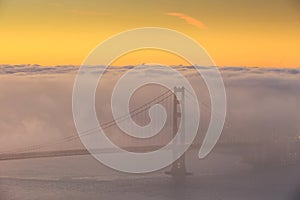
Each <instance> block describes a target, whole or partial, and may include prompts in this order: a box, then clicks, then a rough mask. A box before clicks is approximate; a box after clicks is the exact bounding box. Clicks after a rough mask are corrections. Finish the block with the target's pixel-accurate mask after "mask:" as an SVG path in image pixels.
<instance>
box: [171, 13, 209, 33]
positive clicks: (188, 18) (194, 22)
mask: <svg viewBox="0 0 300 200" xmlns="http://www.w3.org/2000/svg"><path fill="white" fill-rule="evenodd" d="M165 14H166V15H169V16H175V17H179V18H180V19H183V20H184V21H186V22H187V23H188V24H191V25H193V26H196V27H198V28H200V29H207V26H206V25H205V24H204V23H202V22H201V21H199V20H197V19H195V18H193V17H191V16H188V15H186V14H183V13H175V12H171V13H165Z"/></svg>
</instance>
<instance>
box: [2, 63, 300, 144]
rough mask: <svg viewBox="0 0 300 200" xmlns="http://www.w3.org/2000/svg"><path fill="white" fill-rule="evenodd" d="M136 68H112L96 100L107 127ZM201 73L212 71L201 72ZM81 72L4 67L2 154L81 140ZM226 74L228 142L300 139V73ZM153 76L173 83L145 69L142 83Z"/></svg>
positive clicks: (202, 93) (205, 114) (188, 71)
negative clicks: (77, 87)
mask: <svg viewBox="0 0 300 200" xmlns="http://www.w3.org/2000/svg"><path fill="white" fill-rule="evenodd" d="M131 68H132V66H124V67H111V69H110V70H109V71H108V73H105V74H104V76H103V77H104V79H103V80H101V84H100V85H99V90H97V95H96V99H97V101H96V102H97V103H96V107H97V110H99V113H101V115H99V121H100V122H101V123H102V122H107V121H110V120H111V119H112V118H111V113H110V101H109V100H110V99H109V95H110V92H111V90H112V88H113V87H114V85H115V83H116V81H117V80H118V78H119V77H120V76H121V75H123V73H124V72H125V71H126V70H129V69H131ZM175 69H176V70H178V71H180V72H182V73H183V74H185V75H186V77H187V79H188V80H189V81H190V82H191V84H192V85H193V86H194V89H195V91H196V93H197V94H199V98H200V99H201V102H204V103H206V104H209V102H210V100H209V99H210V98H209V95H208V93H207V88H206V86H205V84H204V82H203V80H202V81H201V77H200V76H199V74H198V73H197V72H196V71H195V70H194V69H193V67H189V66H175ZM201 70H210V68H209V67H201ZM77 72H78V66H39V65H0V105H1V106H0V107H1V112H0V147H1V148H0V149H12V148H17V147H24V146H31V145H35V144H40V143H47V142H49V141H50V142H51V141H57V140H59V139H60V138H64V137H67V136H70V135H76V131H75V127H74V123H73V117H72V90H73V83H74V80H75V76H76V73H77ZM102 72H103V67H100V68H99V67H96V66H94V67H91V73H92V74H93V75H98V74H99V73H102ZM220 72H221V74H222V77H223V79H224V83H225V88H226V91H227V98H228V99H227V100H228V107H227V108H228V113H227V122H226V128H225V129H224V132H223V135H222V137H232V136H236V135H239V137H243V136H245V137H247V136H249V137H258V138H260V137H262V136H263V135H268V134H279V135H282V134H285V135H286V134H298V133H300V125H299V121H300V112H297V110H299V109H298V108H299V102H300V93H299V90H300V69H280V68H259V67H256V68H250V67H222V68H220ZM150 75H152V76H156V77H157V79H158V80H159V79H164V78H165V77H168V78H172V75H171V74H168V73H163V72H160V71H156V70H154V69H153V70H144V69H143V68H140V74H136V77H137V78H138V77H140V78H143V76H150ZM199 80H200V82H199ZM174 81H176V77H174ZM159 93H160V91H157V90H151V92H148V93H147V92H146V93H145V94H143V95H140V96H141V99H139V100H137V101H138V102H141V104H142V102H145V101H149V100H150V99H152V98H153V97H155V96H158V95H159ZM103 94H105V95H103ZM143 98H144V99H143ZM133 102H134V100H133ZM141 104H138V105H141ZM135 107H136V105H135V104H133V108H135ZM209 117H210V115H209V111H208V110H205V109H204V110H203V108H201V122H200V123H201V124H202V126H200V130H199V134H203V133H204V132H205V128H206V127H207V126H206V125H207V122H209ZM113 131H116V130H113ZM60 146H61V147H60ZM60 146H55V148H77V147H78V146H76V145H75V146H74V145H73V143H71V144H66V145H65V144H63V145H60Z"/></svg>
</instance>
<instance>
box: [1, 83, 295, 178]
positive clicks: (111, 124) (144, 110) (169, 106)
mask: <svg viewBox="0 0 300 200" xmlns="http://www.w3.org/2000/svg"><path fill="white" fill-rule="evenodd" d="M178 97H180V98H179V99H178ZM186 98H193V96H192V93H191V92H190V91H188V90H186V89H185V88H183V87H175V88H174V91H171V90H167V91H164V92H163V93H162V94H160V95H158V96H156V97H155V98H153V99H151V100H150V101H148V102H146V103H144V104H143V105H141V106H138V107H136V108H134V109H131V110H130V113H128V114H127V115H124V116H121V117H118V118H116V119H114V120H111V121H108V122H105V123H102V124H100V127H101V129H102V130H109V129H114V128H116V127H117V123H122V122H124V121H126V120H128V119H130V118H131V119H133V120H134V121H136V122H139V123H140V124H143V125H145V124H147V121H149V120H147V119H148V117H149V116H148V111H149V109H150V108H151V107H152V106H153V105H156V104H162V105H163V106H164V107H165V108H166V110H169V111H170V112H169V115H170V117H168V119H167V121H166V130H165V132H166V133H168V134H169V136H168V137H161V138H156V139H153V140H152V143H141V142H140V140H136V139H134V140H133V141H129V142H128V143H129V145H127V146H124V147H122V148H123V149H125V150H127V151H133V152H146V151H151V150H153V149H160V148H161V147H163V144H165V143H166V142H168V141H170V140H171V139H172V138H173V137H174V136H175V135H176V133H177V131H178V127H179V123H180V120H184V118H183V117H182V114H181V112H182V109H184V108H183V107H182V105H184V101H185V99H186ZM199 103H200V104H199V106H200V109H206V110H208V111H210V105H209V104H208V103H203V102H199ZM229 126H230V125H229V123H228V122H227V123H226V124H225V129H226V128H228V127H229ZM98 128H99V127H94V128H91V129H89V130H87V131H85V132H84V133H82V134H81V136H79V135H71V136H66V137H63V138H61V139H59V140H55V141H52V142H47V143H42V144H38V145H31V146H27V147H23V148H18V149H13V150H6V151H1V152H0V161H5V160H6V161H7V160H18V159H33V158H45V157H63V156H77V155H88V154H89V152H88V151H87V150H86V149H70V150H43V149H45V148H49V147H52V146H55V145H62V144H65V143H68V142H72V141H76V140H77V141H79V139H80V137H85V136H88V135H90V134H95V133H97V131H98ZM185 134H188V131H186V132H185ZM183 143H184V138H183V139H182V140H181V144H178V145H182V144H183ZM132 144H134V145H132ZM218 145H219V146H220V145H223V146H235V145H238V146H241V145H243V146H246V147H247V148H248V146H251V150H249V148H248V150H247V151H248V152H249V154H250V155H251V156H252V157H254V158H252V160H255V162H266V159H265V158H263V156H265V155H266V153H265V151H266V150H267V149H266V145H265V144H264V143H262V142H261V141H259V140H257V139H256V140H255V139H254V140H253V139H250V138H245V137H242V138H240V139H237V138H230V139H223V140H221V141H219V143H218ZM199 147H200V143H198V144H197V143H193V144H192V145H191V146H190V149H193V148H199ZM289 148H290V147H289ZM114 151H115V149H110V148H101V147H99V149H96V150H95V151H93V152H99V153H113V152H114ZM282 151H286V150H282ZM285 153H287V154H290V152H285ZM297 159H299V158H297ZM168 174H171V175H185V174H187V171H186V167H185V154H183V155H182V156H181V157H180V158H179V159H178V160H177V161H175V162H174V163H173V165H172V167H171V171H170V172H168Z"/></svg>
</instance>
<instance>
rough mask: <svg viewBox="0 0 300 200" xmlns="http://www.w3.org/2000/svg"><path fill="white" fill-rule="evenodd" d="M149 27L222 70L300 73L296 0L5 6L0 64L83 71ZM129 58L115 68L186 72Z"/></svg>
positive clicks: (32, 1)
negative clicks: (173, 33)
mask: <svg viewBox="0 0 300 200" xmlns="http://www.w3.org/2000/svg"><path fill="white" fill-rule="evenodd" d="M148 26H155V27H164V28H170V29H174V30H177V31H180V32H182V33H184V34H186V35H188V36H190V37H192V38H194V39H195V40H196V41H198V42H199V43H200V44H201V45H202V46H203V47H204V48H205V49H206V50H207V51H208V53H209V54H210V55H211V57H212V58H213V60H214V61H215V63H216V64H217V65H219V66H263V67H300V56H299V52H300V45H299V44H300V36H299V35H300V3H298V2H297V0H266V1H262V0H243V1H240V0H227V1H217V0H210V1H202V0H186V1H183V0H160V1H141V0H131V1H123V0H110V1H104V0H90V1H83V0H62V1H54V0H44V1H39V0H23V1H21V0H19V1H18V0H0V45H1V48H0V64H41V65H64V64H74V65H80V64H81V63H82V62H83V60H84V58H85V57H86V56H87V55H88V53H89V52H90V51H91V50H92V49H93V48H94V47H95V46H96V45H97V44H99V43H100V42H102V41H103V40H105V39H107V38H108V37H110V36H112V35H114V34H117V33H119V32H122V31H126V30H128V29H133V28H139V27H148ZM178 45H180V44H178ZM125 57H126V56H125ZM125 57H124V58H121V59H119V61H117V62H116V63H115V64H116V65H126V64H138V63H141V62H156V63H159V62H163V63H166V64H185V63H184V61H183V60H181V59H180V58H177V57H175V56H174V55H170V54H167V53H165V52H163V53H162V52H160V51H150V50H147V51H142V52H135V53H133V54H131V55H127V57H126V58H125Z"/></svg>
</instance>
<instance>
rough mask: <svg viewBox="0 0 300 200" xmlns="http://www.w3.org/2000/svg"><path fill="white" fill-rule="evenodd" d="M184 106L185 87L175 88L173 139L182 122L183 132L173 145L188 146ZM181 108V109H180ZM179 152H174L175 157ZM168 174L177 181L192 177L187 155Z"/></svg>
mask: <svg viewBox="0 0 300 200" xmlns="http://www.w3.org/2000/svg"><path fill="white" fill-rule="evenodd" d="M184 106H185V92H184V87H174V96H173V112H172V115H173V120H172V121H173V122H172V125H173V127H172V132H173V138H174V137H175V136H176V134H177V132H178V129H179V123H180V121H181V126H182V131H183V133H182V134H181V137H180V138H179V140H174V143H173V145H186V144H185V127H184V126H185V122H184V120H185V116H184ZM180 107H181V109H180ZM178 154H179V152H176V151H175V150H173V156H174V157H177V155H178ZM166 173H167V174H169V175H171V176H172V177H174V178H176V179H182V178H184V177H185V176H186V175H190V174H191V173H188V172H187V171H186V165H185V153H184V154H183V155H182V156H181V157H180V158H179V159H177V160H176V161H175V162H174V163H173V164H172V166H171V171H169V172H166Z"/></svg>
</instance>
